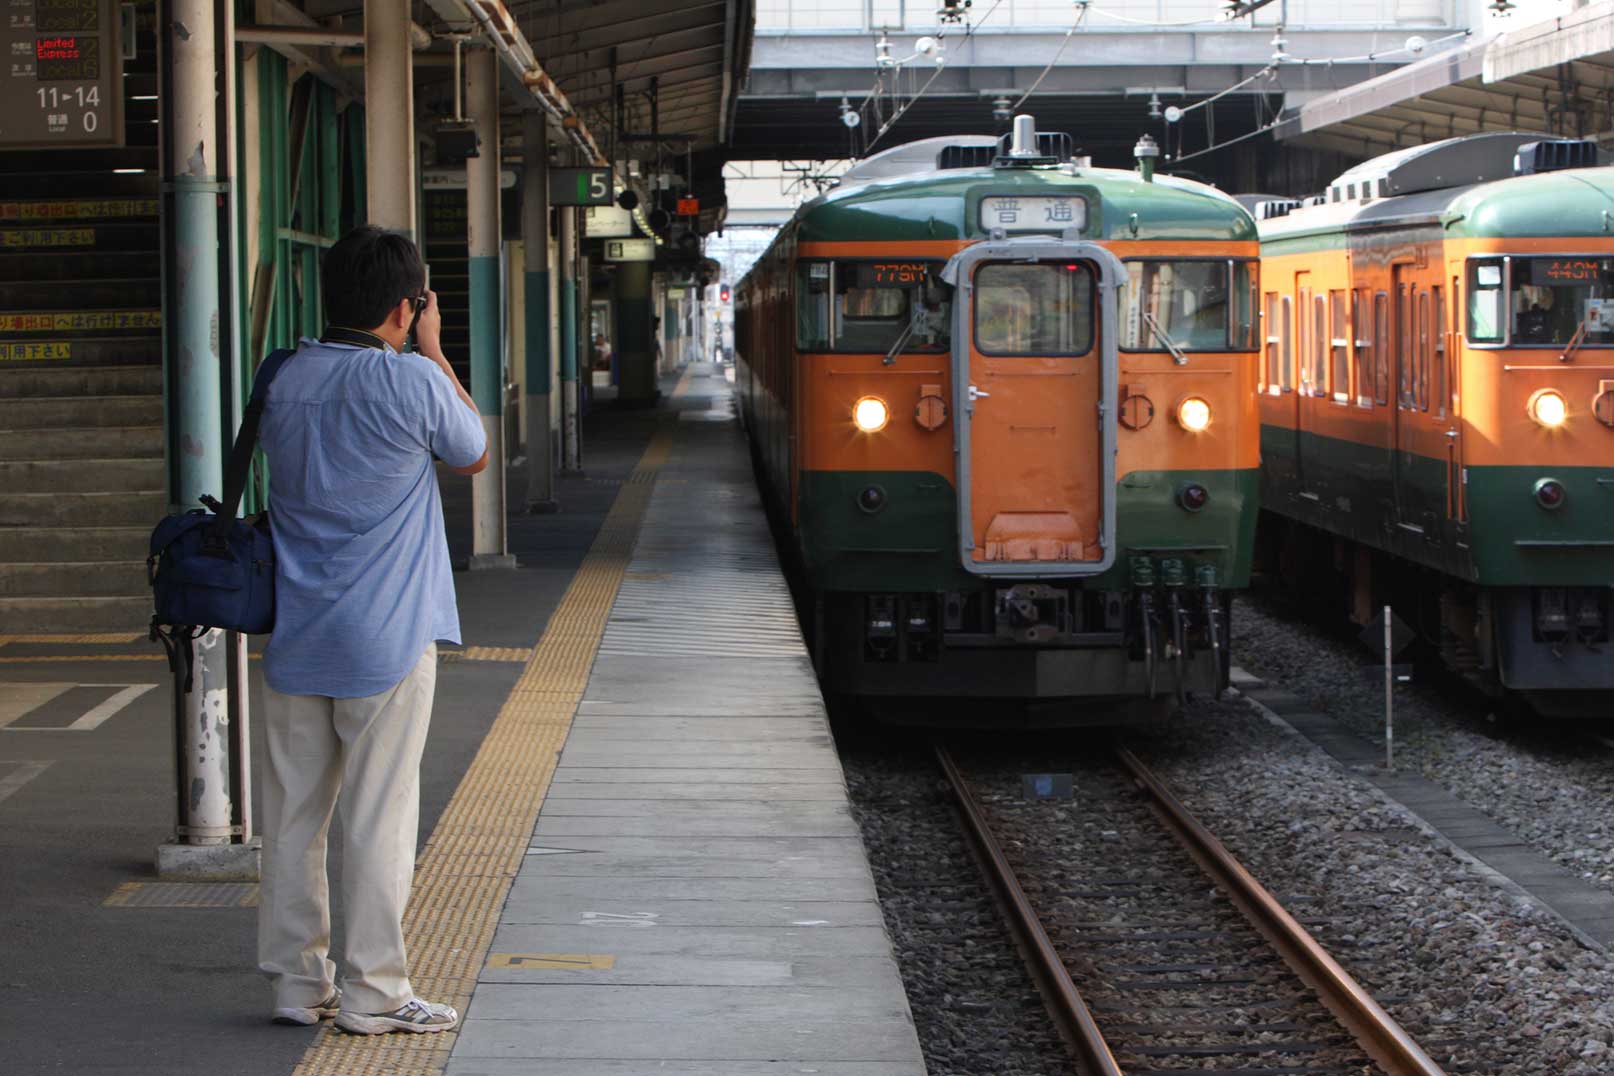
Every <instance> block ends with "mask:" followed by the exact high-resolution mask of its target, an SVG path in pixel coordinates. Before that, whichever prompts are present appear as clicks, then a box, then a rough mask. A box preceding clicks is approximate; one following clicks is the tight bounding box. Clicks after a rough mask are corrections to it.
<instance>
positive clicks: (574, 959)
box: [488, 953, 616, 971]
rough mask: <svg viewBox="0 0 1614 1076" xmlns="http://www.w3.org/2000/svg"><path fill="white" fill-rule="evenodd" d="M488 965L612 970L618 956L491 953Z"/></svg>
mask: <svg viewBox="0 0 1614 1076" xmlns="http://www.w3.org/2000/svg"><path fill="white" fill-rule="evenodd" d="M488 967H490V968H517V969H522V970H525V969H542V970H554V971H610V970H611V969H612V968H614V967H616V957H614V956H611V955H610V954H609V953H489V954H488Z"/></svg>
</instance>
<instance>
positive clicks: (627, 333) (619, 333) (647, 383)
mask: <svg viewBox="0 0 1614 1076" xmlns="http://www.w3.org/2000/svg"><path fill="white" fill-rule="evenodd" d="M650 268H651V266H650V263H649V262H622V263H620V264H618V265H617V269H616V281H615V283H614V284H613V285H612V287H613V288H614V289H615V292H616V294H615V302H614V303H613V304H612V305H614V306H615V307H616V353H617V355H618V370H619V381H620V391H619V393H618V395H617V399H618V400H620V401H621V402H622V403H623V404H627V405H633V406H639V407H644V406H648V405H649V404H652V403H654V402H655V400H656V345H655V338H654V334H653V332H652V331H651V308H650V302H651V299H650V276H651V274H650Z"/></svg>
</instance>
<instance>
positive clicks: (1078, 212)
mask: <svg viewBox="0 0 1614 1076" xmlns="http://www.w3.org/2000/svg"><path fill="white" fill-rule="evenodd" d="M980 213H981V216H980V222H981V230H982V231H983V232H990V231H992V230H993V229H995V228H1001V229H1003V231H1005V232H1063V231H1064V230H1065V229H1066V228H1075V229H1076V230H1077V231H1079V232H1080V231H1085V230H1086V229H1087V199H1085V198H1082V197H1079V196H1077V195H1052V196H1037V197H1030V198H1022V197H1021V196H1019V195H1017V194H1016V195H1009V194H1004V195H999V194H994V195H989V196H988V197H985V198H982V199H981V209H980Z"/></svg>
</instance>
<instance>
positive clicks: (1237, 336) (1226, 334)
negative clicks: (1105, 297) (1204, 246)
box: [1118, 259, 1254, 351]
mask: <svg viewBox="0 0 1614 1076" xmlns="http://www.w3.org/2000/svg"><path fill="white" fill-rule="evenodd" d="M1126 271H1127V278H1126V282H1125V283H1124V284H1122V286H1121V292H1120V295H1119V297H1118V298H1119V309H1120V311H1121V332H1120V346H1121V347H1122V348H1123V349H1124V350H1127V351H1169V350H1170V348H1168V347H1167V346H1166V343H1165V341H1163V340H1162V339H1161V336H1165V337H1167V338H1169V339H1170V340H1171V342H1172V343H1174V344H1176V345H1177V346H1178V347H1181V348H1182V349H1183V350H1185V351H1228V350H1240V351H1248V350H1250V349H1251V347H1252V346H1253V342H1252V339H1251V336H1252V332H1253V326H1252V325H1251V316H1250V315H1251V311H1252V310H1253V309H1254V295H1253V273H1252V271H1251V268H1250V263H1249V262H1243V261H1239V262H1230V261H1223V260H1214V261H1213V260H1210V259H1191V260H1190V259H1182V260H1175V261H1165V260H1160V259H1138V260H1134V261H1128V262H1127V263H1126Z"/></svg>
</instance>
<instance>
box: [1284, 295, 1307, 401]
mask: <svg viewBox="0 0 1614 1076" xmlns="http://www.w3.org/2000/svg"><path fill="white" fill-rule="evenodd" d="M1310 309H1311V289H1310V288H1301V289H1300V318H1299V324H1297V325H1296V326H1295V353H1296V355H1297V357H1298V358H1299V359H1300V361H1299V363H1297V364H1296V365H1298V366H1299V370H1298V371H1296V372H1297V373H1298V374H1299V375H1300V394H1301V395H1302V396H1310V395H1311V339H1310V337H1311V331H1310V328H1309V326H1308V323H1307V321H1306V318H1307V313H1306V312H1307V311H1308V310H1310ZM1283 387H1284V388H1288V387H1289V385H1288V383H1285V384H1284V386H1283Z"/></svg>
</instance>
